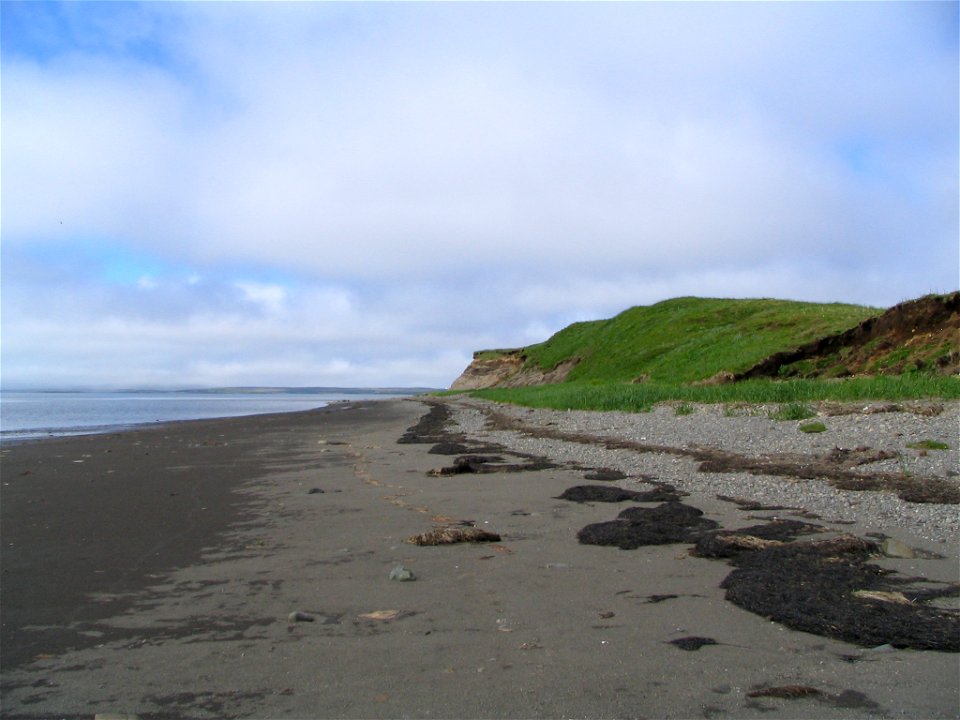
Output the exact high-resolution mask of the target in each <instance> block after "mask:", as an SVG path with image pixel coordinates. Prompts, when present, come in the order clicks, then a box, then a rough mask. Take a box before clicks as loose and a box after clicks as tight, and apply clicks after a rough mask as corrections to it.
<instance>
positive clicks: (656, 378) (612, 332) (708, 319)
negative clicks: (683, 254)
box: [521, 297, 882, 384]
mask: <svg viewBox="0 0 960 720" xmlns="http://www.w3.org/2000/svg"><path fill="white" fill-rule="evenodd" d="M881 312H882V311H881V310H880V309H878V308H870V307H863V306H860V305H843V304H839V303H834V304H819V303H804V302H793V301H789V300H719V299H708V298H694V297H683V298H676V299H673V300H666V301H664V302H660V303H657V304H655V305H650V306H639V307H633V308H630V309H629V310H625V311H624V312H622V313H620V314H619V315H617V316H616V317H613V318H610V319H609V320H596V321H593V322H582V323H575V324H573V325H571V326H569V327H567V328H565V329H563V330H561V331H560V332H558V333H557V334H555V335H554V336H553V337H551V338H550V339H548V340H547V341H546V342H543V343H539V344H537V345H531V346H529V347H526V348H524V349H523V350H522V351H521V355H522V356H523V357H524V358H525V362H526V365H527V366H528V367H531V366H533V367H536V368H539V369H540V370H543V371H549V370H551V369H553V368H554V367H556V366H557V365H558V364H560V363H562V362H564V361H569V360H571V359H577V360H578V363H577V365H576V366H575V367H574V368H573V369H572V370H571V371H570V373H569V374H568V375H567V378H566V380H567V382H590V383H611V382H613V383H630V382H638V381H641V382H642V381H650V382H659V383H671V384H681V383H690V382H694V381H697V380H705V379H707V378H710V377H711V376H714V375H716V374H717V373H719V372H730V373H734V374H736V373H740V372H744V371H746V370H748V369H749V368H751V367H753V366H754V365H756V364H757V363H759V362H760V361H761V360H763V359H764V358H766V357H769V356H770V355H773V354H774V353H777V352H781V351H784V350H787V349H791V348H796V347H799V346H801V345H804V344H806V343H809V342H812V341H814V340H816V339H818V338H822V337H824V336H827V335H832V334H836V333H839V332H842V331H844V330H848V329H849V328H851V327H854V326H856V325H857V324H858V323H860V322H862V321H864V320H866V319H868V318H870V317H874V316H876V315H879V314H880V313H881Z"/></svg>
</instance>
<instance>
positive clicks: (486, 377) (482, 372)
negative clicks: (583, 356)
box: [450, 348, 577, 390]
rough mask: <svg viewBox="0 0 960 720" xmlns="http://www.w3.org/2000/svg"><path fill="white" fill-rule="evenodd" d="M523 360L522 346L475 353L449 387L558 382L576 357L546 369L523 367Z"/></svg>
mask: <svg viewBox="0 0 960 720" xmlns="http://www.w3.org/2000/svg"><path fill="white" fill-rule="evenodd" d="M493 353H496V354H493ZM525 363H526V358H525V357H524V355H523V348H519V349H515V350H495V351H490V350H482V351H480V352H475V353H474V354H473V362H471V363H470V365H468V366H467V369H466V370H464V371H463V374H462V375H460V377H458V378H457V379H456V380H454V381H453V384H452V385H451V386H450V389H451V390H480V389H482V388H489V387H526V386H528V385H546V384H549V383H559V382H563V381H564V380H566V378H567V375H568V374H569V373H570V371H571V370H573V368H574V367H576V365H577V360H576V359H573V360H567V361H565V362H562V363H560V364H559V365H557V367H555V368H553V369H552V370H549V371H546V372H544V371H543V370H540V369H539V368H530V367H527V368H525V367H524V364H525Z"/></svg>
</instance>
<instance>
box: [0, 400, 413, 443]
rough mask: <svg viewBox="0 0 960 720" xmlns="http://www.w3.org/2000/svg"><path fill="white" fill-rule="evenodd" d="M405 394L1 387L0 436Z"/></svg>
mask: <svg viewBox="0 0 960 720" xmlns="http://www.w3.org/2000/svg"><path fill="white" fill-rule="evenodd" d="M410 394H412V393H410V392H402V391H397V392H384V391H370V392H363V391H352V390H351V391H344V392H336V391H330V392H310V393H296V392H282V393H264V392H255V393H245V392H230V393H219V392H217V393H204V392H198V393H189V392H19V391H3V392H2V393H0V442H10V441H16V440H25V439H32V438H40V437H50V436H59V435H86V434H92V433H104V432H113V431H116V430H122V429H128V428H132V427H136V426H140V425H148V424H152V423H157V422H169V421H172V420H201V419H208V418H219V417H238V416H241V415H262V414H266V413H277V412H292V411H297V410H311V409H314V408H320V407H324V406H326V405H329V404H330V403H331V402H335V401H338V400H364V399H372V398H385V397H403V396H405V395H410Z"/></svg>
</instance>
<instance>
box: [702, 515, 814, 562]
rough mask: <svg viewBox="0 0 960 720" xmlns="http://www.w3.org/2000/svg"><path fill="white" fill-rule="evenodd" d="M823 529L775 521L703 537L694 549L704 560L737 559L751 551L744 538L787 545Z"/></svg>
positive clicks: (708, 534) (795, 521)
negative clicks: (798, 537)
mask: <svg viewBox="0 0 960 720" xmlns="http://www.w3.org/2000/svg"><path fill="white" fill-rule="evenodd" d="M822 529H823V528H822V527H821V526H819V525H813V524H811V523H805V522H800V521H799V520H774V521H772V522H769V523H765V524H763V525H751V526H749V527H744V528H738V529H736V530H718V531H717V532H711V533H707V534H706V535H704V536H703V537H701V538H700V539H699V540H698V541H697V544H696V547H694V549H693V554H694V555H697V556H698V557H704V558H730V557H736V556H737V555H739V554H740V553H742V552H747V551H749V549H750V548H749V547H745V543H743V542H740V541H741V540H742V539H744V538H747V539H750V538H756V539H758V540H773V541H775V542H781V543H785V542H790V541H792V540H796V538H797V536H798V535H808V534H810V533H816V532H820V531H821V530H822Z"/></svg>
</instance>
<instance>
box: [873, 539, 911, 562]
mask: <svg viewBox="0 0 960 720" xmlns="http://www.w3.org/2000/svg"><path fill="white" fill-rule="evenodd" d="M880 552H882V553H883V554H884V555H886V556H887V557H889V558H908V559H909V558H914V557H916V553H915V552H913V548H911V547H910V546H909V545H905V544H904V543H902V542H900V541H899V540H894V539H893V538H889V537H888V538H886V539H885V540H884V541H883V543H881V545H880Z"/></svg>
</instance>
